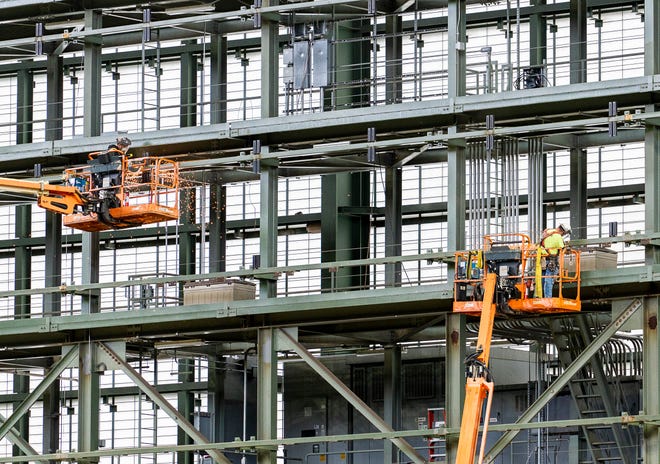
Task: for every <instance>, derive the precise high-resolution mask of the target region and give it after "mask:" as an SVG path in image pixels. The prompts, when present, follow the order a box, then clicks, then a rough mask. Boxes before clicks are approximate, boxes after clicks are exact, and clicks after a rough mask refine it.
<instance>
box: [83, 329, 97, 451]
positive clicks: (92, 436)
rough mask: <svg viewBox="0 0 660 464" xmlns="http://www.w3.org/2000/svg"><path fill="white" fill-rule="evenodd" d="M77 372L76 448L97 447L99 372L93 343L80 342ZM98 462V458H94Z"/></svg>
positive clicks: (85, 449)
mask: <svg viewBox="0 0 660 464" xmlns="http://www.w3.org/2000/svg"><path fill="white" fill-rule="evenodd" d="M79 349H80V363H79V373H78V450H79V451H96V450H97V449H99V398H100V385H99V373H98V371H97V369H96V365H97V363H96V345H95V343H92V342H90V343H81V344H80V346H79ZM94 462H98V458H96V460H94Z"/></svg>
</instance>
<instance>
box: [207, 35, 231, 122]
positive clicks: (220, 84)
mask: <svg viewBox="0 0 660 464" xmlns="http://www.w3.org/2000/svg"><path fill="white" fill-rule="evenodd" d="M212 27H213V33H212V34H211V92H210V95H211V124H219V123H223V122H227V37H225V36H224V35H223V34H222V32H221V31H220V26H219V25H218V24H217V23H214V24H213V26H212Z"/></svg>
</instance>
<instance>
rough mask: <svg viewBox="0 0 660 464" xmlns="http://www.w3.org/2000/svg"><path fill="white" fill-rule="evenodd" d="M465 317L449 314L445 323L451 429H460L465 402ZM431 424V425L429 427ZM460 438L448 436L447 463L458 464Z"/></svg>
mask: <svg viewBox="0 0 660 464" xmlns="http://www.w3.org/2000/svg"><path fill="white" fill-rule="evenodd" d="M465 333H466V331H465V315H464V314H453V313H452V314H447V320H446V322H445V340H446V352H445V378H444V385H445V416H446V425H447V427H449V428H456V429H458V428H460V426H461V414H462V410H463V402H464V401H465V364H464V360H465V344H466V337H465ZM430 426H431V424H429V427H430ZM457 447H458V437H457V436H453V435H452V436H448V437H447V441H446V449H447V462H448V463H454V462H456V455H457V450H458V448H457Z"/></svg>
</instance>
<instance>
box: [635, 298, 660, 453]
mask: <svg viewBox="0 0 660 464" xmlns="http://www.w3.org/2000/svg"><path fill="white" fill-rule="evenodd" d="M659 302H660V298H659V297H657V296H653V297H649V298H645V299H644V327H643V331H644V354H643V362H644V366H643V367H642V369H643V370H642V372H644V376H643V377H642V395H643V397H642V401H643V403H642V406H643V408H640V409H643V410H644V414H660V348H659V345H658V343H660V340H658V309H659V306H660V304H659ZM643 448H644V449H643V455H642V456H643V461H644V462H645V463H646V462H660V428H658V425H657V424H655V423H646V424H644V444H643Z"/></svg>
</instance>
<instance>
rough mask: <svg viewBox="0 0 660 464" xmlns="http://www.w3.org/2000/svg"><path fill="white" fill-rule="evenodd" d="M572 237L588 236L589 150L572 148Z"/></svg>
mask: <svg viewBox="0 0 660 464" xmlns="http://www.w3.org/2000/svg"><path fill="white" fill-rule="evenodd" d="M570 165H571V166H570V186H571V192H570V201H571V206H570V216H571V238H574V239H586V238H587V150H584V149H581V148H571V161H570Z"/></svg>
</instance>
